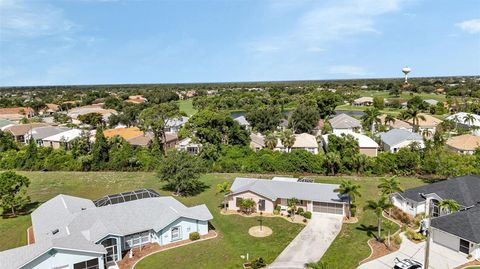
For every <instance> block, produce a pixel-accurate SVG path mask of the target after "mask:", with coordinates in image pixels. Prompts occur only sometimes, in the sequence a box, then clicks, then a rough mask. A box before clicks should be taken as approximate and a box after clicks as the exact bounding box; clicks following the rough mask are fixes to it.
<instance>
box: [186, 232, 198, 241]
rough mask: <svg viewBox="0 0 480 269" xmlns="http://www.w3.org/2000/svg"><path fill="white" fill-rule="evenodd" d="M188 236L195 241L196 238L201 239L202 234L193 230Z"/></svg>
mask: <svg viewBox="0 0 480 269" xmlns="http://www.w3.org/2000/svg"><path fill="white" fill-rule="evenodd" d="M188 238H190V240H192V241H195V240H198V239H200V234H199V233H198V232H191V233H190V234H189V235H188Z"/></svg>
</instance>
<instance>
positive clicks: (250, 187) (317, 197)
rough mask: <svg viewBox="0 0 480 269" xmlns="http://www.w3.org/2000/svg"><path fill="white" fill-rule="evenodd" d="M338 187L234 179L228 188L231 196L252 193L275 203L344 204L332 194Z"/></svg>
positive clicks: (334, 193)
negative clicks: (246, 192)
mask: <svg viewBox="0 0 480 269" xmlns="http://www.w3.org/2000/svg"><path fill="white" fill-rule="evenodd" d="M338 187H339V185H337V184H323V183H307V182H285V181H276V180H265V179H255V178H238V177H237V178H235V181H234V182H233V184H232V187H231V188H230V190H231V192H232V194H235V193H241V192H244V191H252V192H254V193H257V194H259V195H262V196H264V197H266V198H269V199H271V200H273V201H275V200H276V199H278V198H284V199H290V198H297V199H300V200H309V201H316V202H337V203H340V202H344V201H343V200H342V199H341V197H340V196H339V194H338V193H336V192H334V190H335V189H337V188H338Z"/></svg>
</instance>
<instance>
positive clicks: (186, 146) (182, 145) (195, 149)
mask: <svg viewBox="0 0 480 269" xmlns="http://www.w3.org/2000/svg"><path fill="white" fill-rule="evenodd" d="M175 148H176V149H177V150H180V151H187V152H189V153H191V154H195V155H196V154H198V153H199V152H200V150H201V149H202V144H200V143H194V142H193V141H192V139H191V138H189V137H187V138H184V139H182V140H180V141H179V142H178V144H177V145H176V146H175Z"/></svg>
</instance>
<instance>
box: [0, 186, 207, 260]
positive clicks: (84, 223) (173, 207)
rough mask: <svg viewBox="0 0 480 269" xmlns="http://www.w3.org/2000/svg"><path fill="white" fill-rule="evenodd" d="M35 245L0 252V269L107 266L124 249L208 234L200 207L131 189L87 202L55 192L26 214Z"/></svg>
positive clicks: (121, 254)
mask: <svg viewBox="0 0 480 269" xmlns="http://www.w3.org/2000/svg"><path fill="white" fill-rule="evenodd" d="M31 218H32V228H33V234H34V239H35V240H34V241H35V243H33V244H30V245H27V246H23V247H20V248H15V249H10V250H6V251H3V252H0V268H2V269H10V268H12V269H13V268H15V269H17V268H22V269H23V268H38V269H40V268H71V269H77V268H88V269H94V268H97V269H99V268H102V269H103V268H107V267H109V266H114V265H116V262H117V261H119V260H121V259H122V257H123V256H124V255H125V253H126V252H128V251H129V250H130V249H133V248H135V247H141V246H142V245H146V244H159V245H168V244H170V243H173V242H176V241H181V240H186V239H188V238H189V235H190V233H192V232H198V233H199V234H200V235H205V234H207V233H208V221H209V220H211V219H212V218H213V217H212V215H211V214H210V211H209V210H208V208H207V207H206V206H205V205H198V206H193V207H186V206H185V205H183V204H182V203H180V202H179V201H177V200H176V199H174V198H173V197H168V196H164V197H161V196H160V195H159V194H158V193H156V192H154V191H152V190H137V191H133V192H126V193H121V194H115V195H110V196H106V197H103V198H101V199H99V200H96V201H92V200H89V199H84V198H80V197H74V196H69V195H63V194H60V195H58V196H56V197H54V198H52V199H50V200H48V201H47V202H45V203H43V204H42V205H41V206H40V207H38V208H37V209H36V210H35V211H33V212H32V214H31Z"/></svg>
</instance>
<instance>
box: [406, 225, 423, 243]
mask: <svg viewBox="0 0 480 269" xmlns="http://www.w3.org/2000/svg"><path fill="white" fill-rule="evenodd" d="M405 234H406V235H407V238H408V239H410V240H412V241H422V240H424V239H425V236H424V235H423V234H421V233H417V232H415V231H414V230H413V229H410V228H409V229H407V232H406V233H405Z"/></svg>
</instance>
